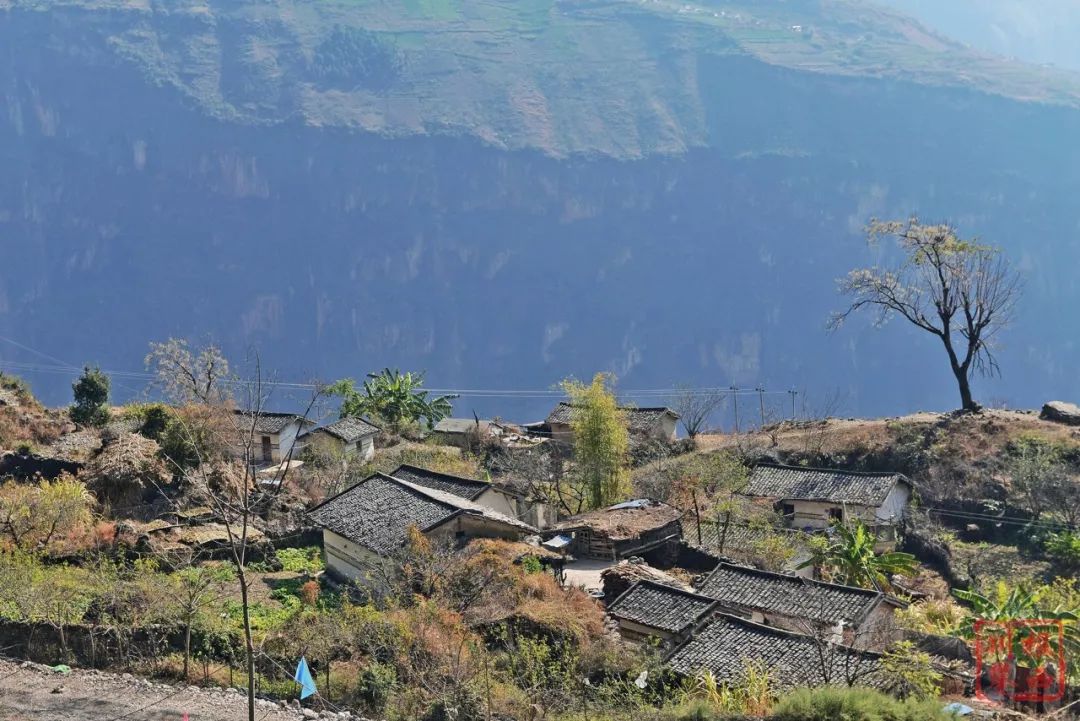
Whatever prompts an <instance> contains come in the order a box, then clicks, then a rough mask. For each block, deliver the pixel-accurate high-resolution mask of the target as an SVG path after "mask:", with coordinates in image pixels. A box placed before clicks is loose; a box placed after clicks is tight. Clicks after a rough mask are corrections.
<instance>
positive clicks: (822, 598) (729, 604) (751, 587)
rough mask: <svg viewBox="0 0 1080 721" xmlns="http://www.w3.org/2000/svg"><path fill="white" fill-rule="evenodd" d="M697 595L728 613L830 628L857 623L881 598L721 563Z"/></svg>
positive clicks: (784, 575) (857, 589)
mask: <svg viewBox="0 0 1080 721" xmlns="http://www.w3.org/2000/svg"><path fill="white" fill-rule="evenodd" d="M697 590H698V593H700V594H702V595H703V596H708V597H709V598H714V599H716V600H717V601H719V602H720V605H721V606H723V607H724V608H727V609H731V610H745V609H752V610H756V611H762V612H764V613H774V614H778V615H781V616H788V617H791V618H804V619H807V620H810V621H814V622H818V623H825V624H829V625H833V624H835V623H837V622H838V621H846V622H848V623H849V624H858V623H860V622H861V621H862V620H863V618H865V616H866V614H868V613H869V612H870V611H871V610H873V608H874V607H875V606H876V605H877V604H878V603H880V602H881V600H882V599H883V598H884V597H883V595H882V594H880V593H878V592H877V591H869V590H866V589H864V588H855V587H852V586H840V585H838V584H834V583H823V582H821V581H813V580H810V579H806V578H800V577H799V576H791V575H788V574H784V573H772V572H771V571H760V570H758V569H756V568H750V567H749V566H737V565H735V564H732V563H721V564H720V565H718V566H717V567H716V568H715V569H714V570H713V572H712V573H710V574H709V576H708V577H707V578H706V579H705V580H704V581H702V583H701V585H700V586H699V587H698V589H697Z"/></svg>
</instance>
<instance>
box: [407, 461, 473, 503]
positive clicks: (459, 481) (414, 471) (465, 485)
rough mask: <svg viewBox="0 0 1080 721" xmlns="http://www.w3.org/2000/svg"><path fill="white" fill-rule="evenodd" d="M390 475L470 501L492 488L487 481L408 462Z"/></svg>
mask: <svg viewBox="0 0 1080 721" xmlns="http://www.w3.org/2000/svg"><path fill="white" fill-rule="evenodd" d="M390 475H391V476H393V477H394V478H400V479H401V480H403V481H408V482H409V483H412V484H415V485H417V486H423V487H424V488H432V489H434V490H436V491H443V492H445V493H453V494H454V495H455V496H460V497H461V498H467V499H469V500H470V501H475V500H476V499H477V498H479V497H480V494H482V493H483V492H484V491H486V490H487V489H488V488H491V484H490V483H488V482H486V481H478V480H476V479H473V478H462V477H461V476H451V475H450V474H449V473H439V472H437V471H430V470H428V469H427V468H420V467H418V466H410V465H408V464H404V465H400V466H398V467H397V468H395V469H394V470H393V471H391V472H390Z"/></svg>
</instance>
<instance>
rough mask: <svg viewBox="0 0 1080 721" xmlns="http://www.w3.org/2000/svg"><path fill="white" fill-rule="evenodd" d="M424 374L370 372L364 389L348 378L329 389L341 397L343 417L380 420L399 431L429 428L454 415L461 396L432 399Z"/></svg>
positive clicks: (388, 369) (392, 370) (394, 370)
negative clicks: (421, 424)
mask: <svg viewBox="0 0 1080 721" xmlns="http://www.w3.org/2000/svg"><path fill="white" fill-rule="evenodd" d="M423 385H424V374H423V373H411V372H407V373H402V372H401V371H399V370H397V369H396V368H395V369H390V368H385V369H383V371H382V372H381V373H369V374H368V377H367V380H365V381H364V385H363V387H361V388H359V389H358V388H357V387H356V383H355V381H353V380H352V379H351V378H346V379H343V380H340V381H338V382H337V383H335V384H333V385H332V386H330V388H329V389H328V390H329V392H330V393H332V394H334V395H338V396H341V399H342V401H341V417H342V418H345V417H348V416H356V417H360V416H368V417H370V418H373V419H377V420H380V421H382V422H384V423H386V424H388V425H389V426H390V427H392V428H393V429H395V430H400V429H402V428H404V427H405V426H407V425H409V424H412V423H416V422H418V421H421V420H423V421H424V422H425V423H426V424H427V427H428V428H429V429H431V428H434V427H435V424H436V423H438V422H439V421H441V420H442V419H443V418H446V417H447V416H449V415H450V413H451V411H452V410H453V406H452V405H451V401H452V400H453V399H455V398H457V396H455V395H444V396H435V397H431V396H430V394H429V393H428V391H425V390H423Z"/></svg>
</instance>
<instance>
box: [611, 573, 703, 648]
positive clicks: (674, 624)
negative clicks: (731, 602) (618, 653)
mask: <svg viewBox="0 0 1080 721" xmlns="http://www.w3.org/2000/svg"><path fill="white" fill-rule="evenodd" d="M717 608H718V603H717V601H716V599H712V598H709V597H708V596H702V595H701V594H697V593H693V592H691V591H683V590H681V589H678V588H673V587H671V586H668V585H665V584H662V583H657V582H655V581H648V580H642V581H638V582H637V583H635V584H634V585H633V586H631V587H630V588H629V589H628V590H627V591H626V592H625V593H623V594H622V595H621V596H619V597H618V598H616V599H615V600H614V601H612V602H611V604H610V605H608V608H607V612H608V616H610V617H611V618H612V619H614V620H615V621H616V623H618V624H619V633H620V634H621V635H622V636H623V638H625V639H627V640H628V641H644V640H646V639H649V638H658V639H660V640H661V641H663V642H665V643H667V644H668V645H674V644H677V643H680V642H682V641H683V640H684V639H685V638H686V637H687V636H688V635H689V633H690V631H691V630H693V629H694V628H696V627H697V626H698V625H700V624H701V622H702V621H704V620H706V619H708V618H709V617H710V616H712V614H713V613H714V612H715V611H716V610H717Z"/></svg>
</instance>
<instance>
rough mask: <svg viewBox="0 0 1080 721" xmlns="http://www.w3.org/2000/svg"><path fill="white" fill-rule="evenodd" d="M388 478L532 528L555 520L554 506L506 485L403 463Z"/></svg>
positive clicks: (542, 526) (544, 526) (543, 525)
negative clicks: (446, 495) (463, 501)
mask: <svg viewBox="0 0 1080 721" xmlns="http://www.w3.org/2000/svg"><path fill="white" fill-rule="evenodd" d="M390 475H391V476H393V477H394V478H399V479H401V480H403V481H408V482H409V483H412V484H414V485H417V486H423V487H424V488H432V489H434V490H436V491H444V492H446V493H453V494H454V495H455V496H460V497H462V498H464V499H466V500H469V501H473V502H474V503H477V504H479V505H481V506H484V507H486V508H490V509H491V510H493V511H497V512H498V513H502V514H503V515H506V516H510V517H511V518H517V519H518V520H521V521H524V522H526V523H528V524H529V525H531V526H535V527H536V528H547V527H548V526H550V525H551V524H552V523H554V522H555V521H556V517H557V514H558V511H557V509H556V508H555V506H553V505H551V504H549V503H548V502H547V501H546V500H544V499H541V498H537V497H535V496H533V495H531V494H529V493H528V490H527V489H523V490H518V489H517V488H515V487H514V486H513V485H511V484H509V483H493V482H491V481H481V480H477V479H475V478H463V477H461V476H452V475H450V474H449V473H439V472H437V471H432V470H428V469H427V468H420V467H418V466H410V465H407V464H405V465H401V466H398V467H397V468H396V469H394V470H393V471H391V472H390Z"/></svg>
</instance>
